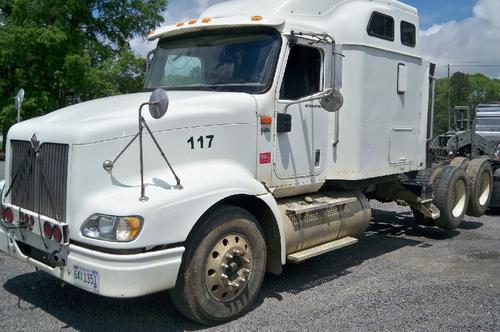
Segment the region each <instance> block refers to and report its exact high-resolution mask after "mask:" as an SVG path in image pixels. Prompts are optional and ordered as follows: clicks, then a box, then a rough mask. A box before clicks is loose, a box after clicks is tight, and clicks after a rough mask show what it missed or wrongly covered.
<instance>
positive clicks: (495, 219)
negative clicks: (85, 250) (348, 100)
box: [0, 163, 500, 331]
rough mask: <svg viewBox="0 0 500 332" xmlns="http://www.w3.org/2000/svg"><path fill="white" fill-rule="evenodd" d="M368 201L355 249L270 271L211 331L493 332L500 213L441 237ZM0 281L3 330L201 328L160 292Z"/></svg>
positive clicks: (29, 271)
mask: <svg viewBox="0 0 500 332" xmlns="http://www.w3.org/2000/svg"><path fill="white" fill-rule="evenodd" d="M2 164H3V163H2ZM0 167H3V165H0ZM372 203H373V208H374V209H373V215H374V216H373V220H372V223H371V225H370V228H369V231H368V233H367V234H366V236H365V237H364V238H363V239H361V241H360V242H359V243H358V244H356V245H354V246H351V247H347V248H344V249H341V250H339V251H336V252H332V253H330V254H326V255H323V256H320V257H316V258H313V259H311V260H309V261H307V262H305V263H303V264H300V265H290V266H286V267H285V268H284V271H283V274H282V275H281V276H272V275H268V276H267V277H266V278H265V280H264V285H263V289H262V291H261V293H260V296H259V297H258V299H257V301H256V304H255V306H254V308H253V310H252V311H251V312H250V313H248V314H247V315H246V316H244V317H242V318H240V319H238V320H236V321H234V322H231V323H228V324H225V325H223V326H218V327H216V328H213V330H214V331H217V330H220V331H228V330H235V331H236V330H250V331H260V330H276V331H284V330H314V331H317V330H373V331H378V330H419V331H420V330H424V331H436V330H485V331H500V278H499V275H500V214H498V213H497V214H494V213H491V214H489V215H487V216H484V217H482V218H479V219H476V218H471V217H467V219H466V221H465V222H464V223H463V225H462V227H461V228H460V229H459V230H457V231H454V232H444V231H441V230H438V229H435V228H425V227H418V226H416V225H415V223H414V220H413V218H412V215H411V212H409V210H408V209H407V208H401V207H398V206H396V205H394V204H381V203H378V202H372ZM0 285H2V287H0V315H1V318H2V319H1V320H0V330H2V331H33V330H42V331H47V330H64V331H73V330H81V331H95V330H117V331H123V330H147V331H159V330H163V331H164V330H200V329H204V327H203V326H199V325H196V324H194V323H191V322H190V321H188V320H186V319H184V318H183V317H182V316H180V314H179V313H178V312H177V311H176V310H175V309H174V307H173V305H172V303H171V302H170V300H169V299H168V296H167V293H165V292H163V293H159V294H155V295H150V296H146V297H142V298H138V299H107V298H102V297H99V296H96V295H94V294H90V293H87V292H85V291H82V290H80V289H77V288H75V287H73V286H70V285H66V286H64V287H63V286H62V285H61V283H60V282H59V281H58V280H57V279H55V278H53V277H51V276H49V275H47V274H44V273H42V272H35V271H34V269H33V268H32V267H30V266H27V265H25V264H23V263H21V262H18V261H15V260H13V259H11V258H9V257H6V256H4V255H0Z"/></svg>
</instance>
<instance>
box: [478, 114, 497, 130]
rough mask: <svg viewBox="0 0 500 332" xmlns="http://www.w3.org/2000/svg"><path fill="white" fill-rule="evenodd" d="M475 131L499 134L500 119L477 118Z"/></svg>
mask: <svg viewBox="0 0 500 332" xmlns="http://www.w3.org/2000/svg"><path fill="white" fill-rule="evenodd" d="M476 130H477V131H497V132H499V133H500V117H480V118H477V124H476Z"/></svg>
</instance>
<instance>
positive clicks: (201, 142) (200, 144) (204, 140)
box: [187, 135, 215, 150]
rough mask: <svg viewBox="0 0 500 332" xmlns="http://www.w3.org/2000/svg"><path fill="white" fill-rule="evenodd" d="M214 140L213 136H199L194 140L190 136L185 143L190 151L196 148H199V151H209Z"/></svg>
mask: <svg viewBox="0 0 500 332" xmlns="http://www.w3.org/2000/svg"><path fill="white" fill-rule="evenodd" d="M214 138H215V136H214V135H207V136H200V137H198V138H197V139H196V140H195V139H194V137H193V136H191V137H190V138H189V139H188V140H187V143H188V144H189V145H190V147H191V150H194V149H197V148H199V149H204V148H207V149H211V148H212V143H213V141H214Z"/></svg>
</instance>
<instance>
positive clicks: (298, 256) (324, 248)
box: [287, 236, 358, 263]
mask: <svg viewBox="0 0 500 332" xmlns="http://www.w3.org/2000/svg"><path fill="white" fill-rule="evenodd" d="M357 242H358V239H356V238H353V237H350V236H346V237H344V238H341V239H339V240H335V241H332V242H327V243H324V244H321V245H319V246H316V247H312V248H309V249H305V250H302V251H298V252H296V253H293V254H290V255H288V257H287V259H288V261H289V262H291V263H300V262H303V261H305V260H306V259H309V258H312V257H315V256H319V255H321V254H325V253H327V252H330V251H333V250H337V249H340V248H344V247H347V246H350V245H352V244H355V243H357Z"/></svg>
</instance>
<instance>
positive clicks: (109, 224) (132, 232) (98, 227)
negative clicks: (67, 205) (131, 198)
mask: <svg viewBox="0 0 500 332" xmlns="http://www.w3.org/2000/svg"><path fill="white" fill-rule="evenodd" d="M143 222H144V220H143V219H142V218H141V217H138V216H129V217H118V216H109V215H105V214H94V215H92V216H90V217H89V218H88V219H87V220H85V222H84V223H83V225H82V228H81V231H82V234H83V236H85V237H88V238H91V239H97V240H104V241H112V242H130V241H132V240H134V239H135V238H136V237H137V236H138V235H139V233H140V232H141V229H142V224H143Z"/></svg>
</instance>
